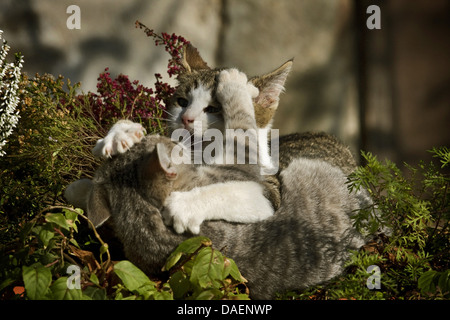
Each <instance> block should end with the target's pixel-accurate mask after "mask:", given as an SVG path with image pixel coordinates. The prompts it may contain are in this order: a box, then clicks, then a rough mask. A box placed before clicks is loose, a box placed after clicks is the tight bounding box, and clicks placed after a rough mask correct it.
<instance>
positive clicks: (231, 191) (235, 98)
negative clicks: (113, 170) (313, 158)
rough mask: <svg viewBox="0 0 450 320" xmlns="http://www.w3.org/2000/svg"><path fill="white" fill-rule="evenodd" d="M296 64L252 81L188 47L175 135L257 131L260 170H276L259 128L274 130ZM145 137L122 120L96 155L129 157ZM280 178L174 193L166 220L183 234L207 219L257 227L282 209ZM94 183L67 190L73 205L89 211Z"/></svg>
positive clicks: (175, 103)
mask: <svg viewBox="0 0 450 320" xmlns="http://www.w3.org/2000/svg"><path fill="white" fill-rule="evenodd" d="M291 65H292V61H288V62H286V63H285V64H284V65H283V66H281V67H280V68H278V69H277V70H275V71H274V72H272V73H269V74H267V75H264V76H260V77H255V78H252V79H251V80H250V81H247V77H246V75H245V74H243V73H241V72H238V71H237V70H236V69H226V70H223V69H210V68H209V67H208V66H207V64H206V63H205V62H204V61H203V60H202V59H201V57H200V55H199V54H198V52H197V50H196V49H195V48H193V47H192V46H188V47H187V48H186V50H185V54H184V68H185V70H186V72H184V73H183V74H182V75H180V77H179V79H178V80H179V85H178V87H177V89H176V92H175V94H174V96H173V98H172V103H171V105H170V107H169V114H170V116H171V121H170V129H171V130H170V131H171V132H174V131H175V130H177V129H180V128H183V129H185V130H187V131H188V132H190V133H192V134H194V133H195V131H194V124H195V123H197V124H198V123H200V125H201V128H202V131H201V134H203V133H204V132H205V131H206V130H207V129H211V128H214V129H218V130H219V131H220V132H223V133H224V132H225V130H226V129H243V130H247V129H251V130H247V131H246V133H245V134H247V135H248V134H252V133H253V134H255V135H256V137H255V139H256V140H259V141H258V148H259V160H260V161H259V162H258V168H260V167H261V166H262V167H263V168H264V169H266V171H267V170H272V169H273V168H272V163H271V160H270V156H269V154H268V142H267V133H266V134H262V135H261V134H258V130H260V129H268V128H270V126H271V119H272V117H273V114H274V112H275V110H276V108H277V106H278V99H279V95H280V93H281V91H282V90H283V84H284V82H285V80H286V77H287V74H288V72H289V70H290V68H291ZM253 84H255V85H256V86H258V88H256V87H255V85H253ZM255 113H256V116H255ZM237 132H238V131H237ZM144 135H145V130H144V129H143V127H142V126H141V125H140V124H137V123H132V122H131V121H119V122H118V123H117V124H116V125H114V126H113V127H112V129H111V130H110V132H109V133H108V135H107V136H106V137H105V138H104V139H101V140H99V141H98V142H97V144H96V146H95V147H94V149H93V153H94V154H95V155H96V156H103V157H110V156H112V155H114V154H117V153H123V152H125V151H126V150H128V149H129V148H130V147H131V146H133V145H134V144H135V143H138V142H139V141H140V140H141V139H142V138H143V137H144ZM224 136H225V134H224ZM246 147H247V148H246V151H247V152H248V151H251V150H249V148H250V147H251V146H249V145H247V146H246ZM253 151H254V153H256V152H257V151H255V150H253ZM235 168H236V170H238V172H239V171H242V170H244V171H249V170H250V171H253V174H254V175H255V177H256V176H257V175H259V174H258V173H256V172H255V171H254V170H255V169H254V168H253V169H252V168H251V166H250V167H249V166H248V165H247V166H242V165H241V166H239V168H237V167H235ZM266 180H267V181H266ZM275 180H276V179H273V178H272V179H271V178H267V179H263V177H260V181H247V182H245V183H244V182H238V181H227V182H221V181H220V180H218V181H217V182H218V183H215V184H208V185H207V186H203V187H197V188H195V189H193V190H190V191H189V192H181V191H177V192H173V193H172V194H171V195H170V197H169V198H168V199H167V200H166V206H165V211H164V214H165V216H166V221H167V222H173V225H174V228H175V230H176V231H177V232H180V233H181V232H184V231H186V230H189V231H191V232H193V233H198V231H199V223H201V222H202V221H203V220H213V219H223V220H227V221H234V222H246V223H251V222H256V221H259V220H261V219H265V218H267V217H268V216H270V215H271V214H273V212H274V208H275V209H276V208H278V206H279V201H280V196H279V189H278V183H277V181H275ZM89 183H90V182H89V181H87V180H86V179H83V180H80V181H77V182H75V183H73V184H72V185H70V186H69V187H68V188H67V190H66V198H67V199H68V200H69V202H71V203H73V204H74V205H78V206H81V207H85V205H84V206H83V203H85V202H86V201H87V196H88V191H89V188H88V186H89ZM262 187H263V188H262ZM237 195H239V197H241V198H245V199H246V201H245V202H246V204H247V206H246V208H245V210H244V208H243V207H242V206H241V202H238V201H236V200H238V199H239V197H237ZM267 198H268V199H270V201H271V203H270V202H268V201H267ZM225 204H226V205H225ZM211 208H216V209H215V210H211ZM218 208H219V209H218ZM252 208H253V209H252Z"/></svg>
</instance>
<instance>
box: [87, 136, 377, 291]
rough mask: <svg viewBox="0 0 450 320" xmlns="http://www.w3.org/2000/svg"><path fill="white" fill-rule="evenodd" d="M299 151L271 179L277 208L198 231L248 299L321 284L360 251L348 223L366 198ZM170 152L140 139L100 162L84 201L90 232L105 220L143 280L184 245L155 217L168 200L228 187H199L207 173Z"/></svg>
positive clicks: (151, 139)
mask: <svg viewBox="0 0 450 320" xmlns="http://www.w3.org/2000/svg"><path fill="white" fill-rule="evenodd" d="M286 143H288V144H289V143H291V142H286V140H282V141H281V145H280V149H284V148H285V147H286V146H285V144H286ZM291 144H292V143H291ZM301 144H302V143H301V142H300V143H299V146H298V148H297V149H298V150H303V151H301V153H302V156H301V157H292V158H290V159H289V160H287V161H286V162H284V163H285V164H286V166H285V167H284V169H283V170H282V171H281V172H280V173H279V179H280V183H281V197H282V201H281V206H280V208H279V209H278V210H277V212H276V213H275V214H274V215H272V216H270V217H268V218H267V219H265V220H262V221H259V222H256V223H244V224H242V223H230V222H225V221H205V222H203V224H202V227H201V230H200V234H201V235H203V236H207V237H209V238H210V239H211V240H212V242H213V244H214V246H215V247H216V248H223V250H224V251H225V254H226V255H227V256H229V257H230V258H232V259H234V260H235V261H236V263H237V265H238V267H239V269H240V271H241V273H242V274H243V276H244V277H245V278H246V279H247V280H248V283H247V285H248V287H249V289H250V297H251V298H253V299H272V298H274V297H275V293H277V292H280V293H282V292H285V291H286V290H291V289H303V288H306V287H309V286H312V285H316V284H319V283H324V282H326V281H328V280H330V279H331V278H333V277H335V276H338V275H339V274H340V273H341V272H342V271H343V267H344V263H345V261H346V260H347V259H348V257H349V250H350V249H353V250H356V249H358V248H360V247H361V246H362V245H363V244H364V243H365V241H364V238H363V237H362V236H361V235H360V234H359V233H358V232H357V231H356V230H355V229H354V228H353V226H352V221H351V216H352V215H353V214H355V212H356V211H357V210H358V209H360V208H362V207H365V206H367V204H368V203H370V201H371V200H370V198H369V197H368V195H367V193H364V192H362V191H361V192H357V193H349V192H348V189H347V187H346V184H345V182H346V174H344V172H343V171H342V170H341V169H340V168H339V167H338V166H336V165H333V164H331V163H330V162H326V161H323V160H320V159H317V158H314V157H316V155H317V153H316V152H315V150H314V148H310V147H308V146H306V147H302V146H301ZM176 145H177V144H175V143H174V142H172V141H170V139H169V138H167V137H162V136H158V135H147V136H146V137H145V138H143V139H142V140H141V142H140V143H137V144H136V145H135V146H133V147H132V148H131V149H130V150H129V151H128V152H126V153H122V154H118V155H116V156H114V157H112V158H111V159H108V160H107V161H105V162H104V163H103V165H102V166H101V167H100V168H99V169H98V170H97V171H96V173H95V177H94V179H93V188H92V192H91V193H90V197H89V201H88V208H87V214H88V217H89V219H91V220H92V221H93V222H94V223H95V224H96V225H98V224H99V223H101V222H102V221H104V220H106V219H108V218H110V220H109V223H111V225H112V226H113V229H114V232H115V234H116V235H117V236H118V238H119V239H120V242H121V243H122V244H123V247H124V251H125V255H126V257H127V259H129V260H130V261H132V262H133V263H134V264H136V265H137V266H138V267H139V268H141V269H142V270H143V271H144V272H146V273H147V274H155V275H156V274H159V273H160V272H161V268H162V266H163V265H164V263H165V260H166V259H167V257H168V255H169V254H170V253H171V252H172V251H173V250H174V249H175V248H176V247H177V245H178V244H179V243H180V242H182V241H183V240H186V239H187V238H189V237H190V235H189V234H186V233H184V234H178V233H176V232H175V231H174V230H173V229H172V228H170V227H167V226H166V225H165V223H164V221H163V217H162V215H161V211H162V210H163V207H164V204H165V203H166V201H167V199H168V197H169V195H170V194H172V193H173V192H178V191H185V190H188V189H191V188H192V189H195V186H196V185H202V184H204V183H214V182H215V181H216V179H217V178H220V179H228V178H229V179H234V178H233V177H231V176H229V175H231V174H233V172H234V170H231V171H230V172H229V173H226V174H223V172H222V173H220V174H219V173H218V172H219V171H218V170H219V169H218V168H213V169H214V170H211V176H209V178H207V179H206V180H203V179H202V178H199V177H208V175H203V174H199V172H198V170H207V169H211V168H210V167H208V166H192V165H185V164H180V165H174V164H171V163H170V157H169V156H168V155H169V154H170V151H171V150H172V149H173V148H174V147H175V146H176ZM340 147H341V146H338V147H334V146H331V148H332V149H335V150H338V149H340ZM310 150H312V152H311V153H310ZM325 153H326V151H325ZM310 156H311V157H310ZM325 158H326V157H325ZM224 168H225V166H223V167H222V169H224ZM217 175H220V177H217ZM211 177H212V178H211ZM214 177H215V178H214ZM195 179H197V181H193V180H195ZM245 182H248V181H244V183H245ZM244 202H245V201H242V203H239V205H241V204H242V205H245V203H244ZM227 205H230V204H227Z"/></svg>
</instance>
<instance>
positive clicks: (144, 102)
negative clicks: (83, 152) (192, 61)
mask: <svg viewBox="0 0 450 320" xmlns="http://www.w3.org/2000/svg"><path fill="white" fill-rule="evenodd" d="M108 71H109V69H108V68H106V69H105V71H104V72H102V73H101V74H100V76H99V77H98V83H97V92H98V93H92V92H89V93H88V94H87V98H88V99H89V105H90V107H91V111H92V115H93V116H94V118H95V119H96V120H97V121H98V122H99V123H100V124H109V123H110V122H111V121H112V120H114V119H118V118H123V119H142V120H149V119H152V118H155V120H156V118H157V117H158V116H159V115H158V114H161V112H158V109H164V108H165V106H164V105H161V103H160V101H161V99H160V98H159V97H154V96H153V94H154V91H153V89H151V88H147V87H144V86H143V85H142V84H139V81H137V80H135V81H133V82H131V81H130V79H129V78H128V76H126V75H123V74H120V75H118V76H117V77H116V79H114V80H113V79H111V74H110V73H109V72H108ZM85 97H86V96H84V95H81V96H78V99H79V100H80V99H85Z"/></svg>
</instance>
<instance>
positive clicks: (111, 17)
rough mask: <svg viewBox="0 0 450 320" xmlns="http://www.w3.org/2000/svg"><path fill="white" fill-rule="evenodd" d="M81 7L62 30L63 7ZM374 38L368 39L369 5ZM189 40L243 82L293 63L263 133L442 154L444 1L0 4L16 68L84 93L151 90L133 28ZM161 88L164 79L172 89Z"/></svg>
mask: <svg viewBox="0 0 450 320" xmlns="http://www.w3.org/2000/svg"><path fill="white" fill-rule="evenodd" d="M72 4H76V5H78V6H79V7H80V9H81V28H80V29H79V30H78V29H73V30H70V29H68V28H67V26H66V21H67V19H68V18H69V16H70V14H68V13H66V10H67V7H68V6H69V5H72ZM372 4H375V5H378V6H379V8H380V9H381V29H379V30H377V29H374V30H369V29H368V28H367V27H366V21H367V19H368V18H369V17H370V16H371V14H368V13H366V10H367V7H368V6H369V5H372ZM137 19H138V20H139V21H141V22H142V23H144V24H145V25H147V26H148V27H149V28H153V29H154V30H155V31H156V32H167V33H172V32H174V33H176V34H178V35H182V36H184V37H185V38H187V39H188V40H189V41H191V42H192V43H193V44H194V45H195V46H196V47H197V48H198V49H199V51H200V53H201V54H202V56H203V58H204V59H205V60H206V61H207V62H208V64H209V65H210V66H213V67H219V66H234V67H238V68H239V69H241V70H242V71H245V72H246V73H247V74H248V75H250V76H252V75H258V74H263V73H266V72H269V71H271V70H273V69H275V68H276V67H278V66H279V65H281V64H282V63H284V62H285V61H286V60H288V59H290V58H293V57H294V58H295V60H294V68H293V70H292V73H291V75H290V77H289V78H288V81H287V84H286V93H285V94H284V95H283V96H282V98H281V103H280V107H279V111H278V113H277V115H276V119H275V123H274V128H278V129H280V133H281V134H287V133H291V132H296V131H307V130H313V131H326V132H329V133H333V134H334V135H336V136H338V137H339V138H340V139H341V140H343V141H345V142H346V143H347V144H349V145H350V146H351V148H352V150H353V151H354V153H355V155H356V156H358V154H359V150H360V149H363V150H367V151H371V152H373V153H374V154H376V155H378V157H379V158H381V159H383V158H388V159H390V160H392V161H394V162H396V163H402V162H404V161H406V162H408V163H410V164H415V163H417V162H418V161H419V160H420V159H424V160H429V157H430V156H429V154H428V153H427V152H426V150H428V149H430V148H432V147H433V146H443V145H446V146H450V1H449V0H433V1H429V0H391V1H376V0H373V1H366V0H189V1H183V0H130V1H114V0H96V1H92V0H78V1H76V0H39V1H33V0H2V1H1V3H0V29H2V30H3V31H4V38H6V39H7V40H8V44H9V45H10V46H11V47H12V48H11V51H12V52H18V51H20V52H22V54H23V55H24V56H25V65H24V69H23V70H24V71H25V72H27V73H28V74H29V75H30V76H32V75H34V74H35V73H40V74H43V73H51V74H53V75H55V76H57V75H59V74H61V75H63V76H64V77H65V78H69V79H70V80H71V81H72V83H73V82H78V81H81V82H82V89H83V91H95V89H96V87H95V86H96V83H97V77H98V75H99V73H101V72H102V71H103V70H104V69H105V68H106V67H109V68H110V71H111V74H112V75H113V76H115V75H117V74H119V73H123V74H125V75H128V76H129V77H130V79H131V80H136V79H137V80H139V81H140V82H141V83H143V84H144V85H146V86H149V87H151V86H153V83H154V80H155V79H154V73H161V74H165V71H166V69H167V68H166V66H167V60H168V58H169V56H168V54H167V53H166V52H165V51H164V49H163V48H160V47H155V46H154V44H153V42H152V40H151V39H150V38H147V37H146V35H145V34H144V32H143V31H142V30H139V29H136V28H135V24H134V22H135V21H136V20H137ZM172 83H173V82H172Z"/></svg>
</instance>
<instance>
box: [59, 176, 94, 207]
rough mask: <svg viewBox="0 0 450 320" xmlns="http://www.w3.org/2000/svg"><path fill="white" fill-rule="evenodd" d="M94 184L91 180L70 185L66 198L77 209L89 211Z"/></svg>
mask: <svg viewBox="0 0 450 320" xmlns="http://www.w3.org/2000/svg"><path fill="white" fill-rule="evenodd" d="M93 186H94V183H93V182H92V180H91V179H80V180H77V181H75V182H72V183H71V184H69V186H68V187H67V188H66V191H65V192H64V198H66V200H67V202H69V203H70V204H71V205H73V206H74V207H75V208H80V209H83V210H84V211H86V210H87V206H88V200H89V196H90V194H91V192H92V188H93Z"/></svg>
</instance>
